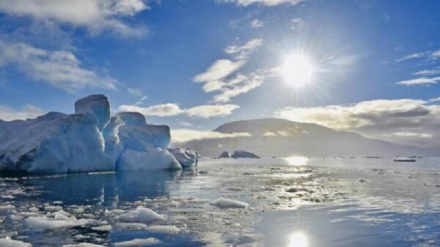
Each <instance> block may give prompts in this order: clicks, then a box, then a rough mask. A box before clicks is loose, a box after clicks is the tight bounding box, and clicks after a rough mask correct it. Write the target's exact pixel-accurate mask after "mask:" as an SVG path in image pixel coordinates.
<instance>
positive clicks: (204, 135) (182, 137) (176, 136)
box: [171, 129, 251, 143]
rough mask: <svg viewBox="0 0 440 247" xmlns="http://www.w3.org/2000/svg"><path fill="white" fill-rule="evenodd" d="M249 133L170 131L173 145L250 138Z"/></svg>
mask: <svg viewBox="0 0 440 247" xmlns="http://www.w3.org/2000/svg"><path fill="white" fill-rule="evenodd" d="M250 136H251V135H250V134H249V133H245V132H238V133H228V134H225V133H220V132H215V131H200V130H190V129H172V130H171V139H172V141H173V143H182V142H187V141H193V140H203V139H222V138H234V137H250Z"/></svg>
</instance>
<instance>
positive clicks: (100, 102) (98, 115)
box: [75, 94, 110, 131]
mask: <svg viewBox="0 0 440 247" xmlns="http://www.w3.org/2000/svg"><path fill="white" fill-rule="evenodd" d="M75 113H82V114H90V115H92V116H93V117H94V118H95V119H96V121H97V126H98V129H99V130H100V131H102V130H103V129H104V127H105V126H106V125H107V123H108V122H109V121H110V102H109V101H108V99H107V97H106V96H105V95H103V94H93V95H89V96H87V97H85V98H82V99H79V100H77V101H76V102H75Z"/></svg>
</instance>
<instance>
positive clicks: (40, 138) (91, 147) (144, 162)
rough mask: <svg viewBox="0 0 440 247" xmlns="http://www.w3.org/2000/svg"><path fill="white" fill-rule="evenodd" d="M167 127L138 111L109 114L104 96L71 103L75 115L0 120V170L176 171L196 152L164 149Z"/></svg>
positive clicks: (194, 159) (188, 164)
mask: <svg viewBox="0 0 440 247" xmlns="http://www.w3.org/2000/svg"><path fill="white" fill-rule="evenodd" d="M170 142H171V135H170V128H169V127H168V126H166V125H153V124H148V123H147V121H146V119H145V116H144V115H142V114H140V113H138V112H121V113H117V114H115V115H114V116H111V113H110V102H109V100H108V98H107V97H106V96H105V95H102V94H95V95H90V96H87V97H85V98H82V99H79V100H77V101H76V102H75V113H74V114H64V113H59V112H49V113H47V114H45V115H43V116H40V117H37V118H35V119H27V120H14V121H3V120H0V170H7V171H14V172H29V173H70V172H89V171H113V170H115V171H132V170H154V169H181V168H182V167H193V166H196V165H197V162H198V159H199V158H200V157H199V155H198V154H197V153H196V152H194V151H191V150H184V149H179V148H171V147H169V145H170Z"/></svg>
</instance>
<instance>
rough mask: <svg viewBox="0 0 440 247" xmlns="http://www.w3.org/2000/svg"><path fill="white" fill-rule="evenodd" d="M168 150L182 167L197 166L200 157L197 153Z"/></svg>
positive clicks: (175, 149)
mask: <svg viewBox="0 0 440 247" xmlns="http://www.w3.org/2000/svg"><path fill="white" fill-rule="evenodd" d="M167 150H168V152H170V153H171V154H172V155H173V156H174V158H176V160H177V161H178V162H179V163H180V165H181V166H182V167H194V166H197V162H198V160H199V155H198V154H197V153H196V152H194V151H192V150H185V149H181V148H167Z"/></svg>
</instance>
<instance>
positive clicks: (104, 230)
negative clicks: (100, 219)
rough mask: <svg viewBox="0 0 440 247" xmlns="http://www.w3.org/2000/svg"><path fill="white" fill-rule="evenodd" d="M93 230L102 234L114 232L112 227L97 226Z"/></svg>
mask: <svg viewBox="0 0 440 247" xmlns="http://www.w3.org/2000/svg"><path fill="white" fill-rule="evenodd" d="M92 229H93V230H95V231H100V232H110V231H112V230H113V228H112V226H111V225H103V226H96V227H92Z"/></svg>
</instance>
